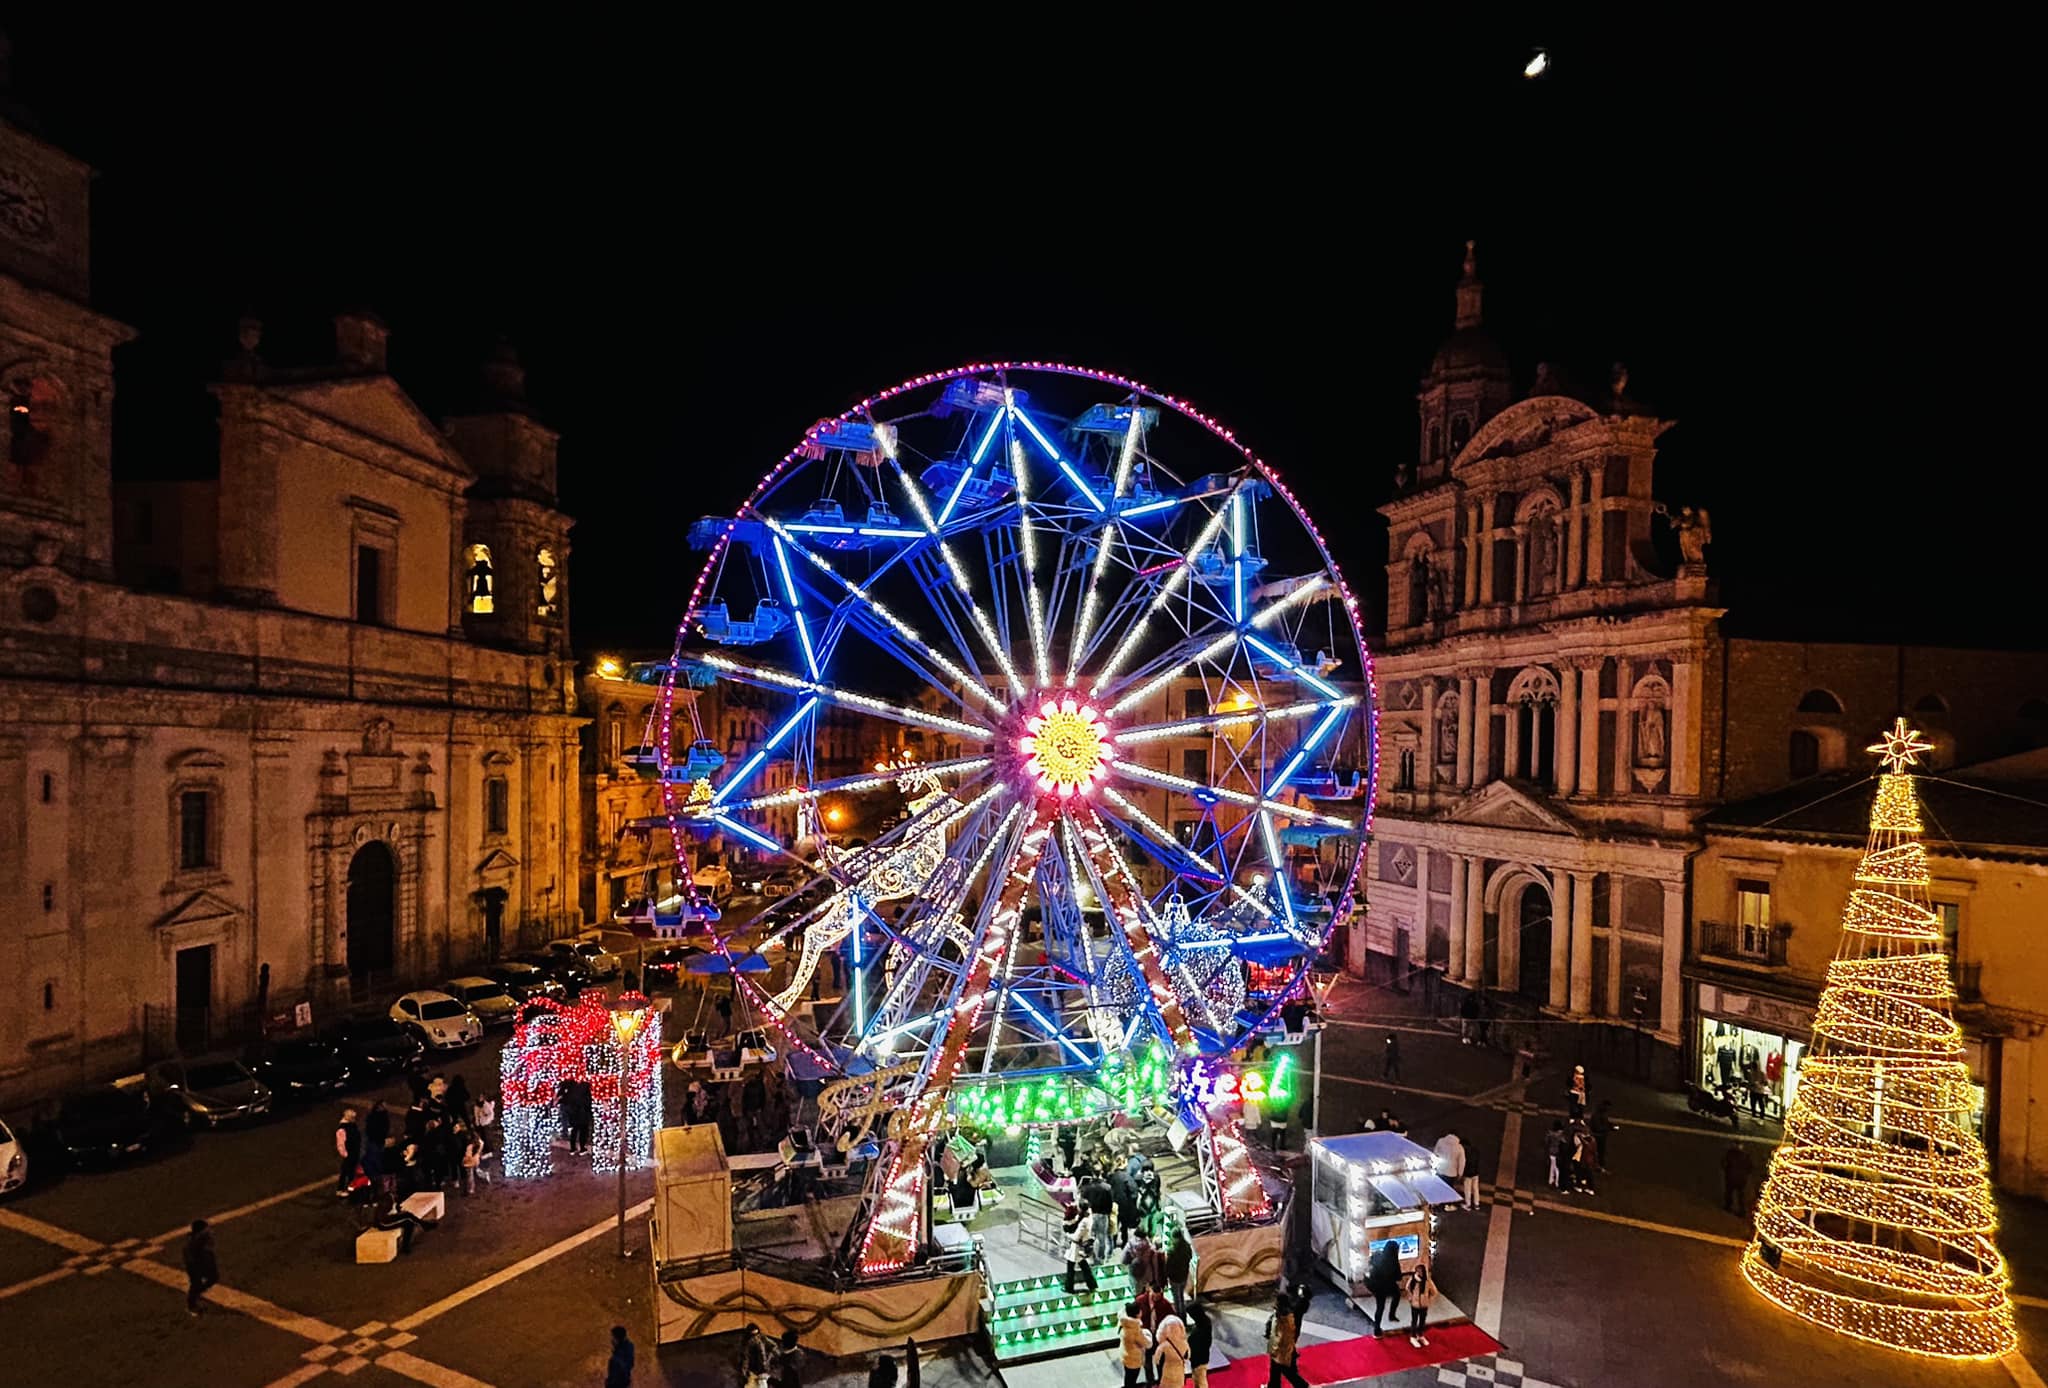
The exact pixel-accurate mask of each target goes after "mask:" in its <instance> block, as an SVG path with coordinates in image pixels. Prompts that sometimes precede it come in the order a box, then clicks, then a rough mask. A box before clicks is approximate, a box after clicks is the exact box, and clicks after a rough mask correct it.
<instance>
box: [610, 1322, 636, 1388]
mask: <svg viewBox="0 0 2048 1388" xmlns="http://www.w3.org/2000/svg"><path fill="white" fill-rule="evenodd" d="M633 1355H634V1350H633V1342H632V1341H631V1340H629V1339H627V1338H626V1327H625V1326H623V1325H615V1326H613V1327H612V1357H611V1358H610V1359H609V1360H607V1361H606V1362H605V1366H604V1388H633Z"/></svg>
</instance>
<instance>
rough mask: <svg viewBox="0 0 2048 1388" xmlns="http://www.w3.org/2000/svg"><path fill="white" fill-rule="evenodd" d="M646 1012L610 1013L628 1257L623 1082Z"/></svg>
mask: <svg viewBox="0 0 2048 1388" xmlns="http://www.w3.org/2000/svg"><path fill="white" fill-rule="evenodd" d="M645 1016H646V1013H645V1012H644V1011H643V1010H642V1009H641V1008H637V1007H630V1006H626V1005H624V1000H623V999H621V1006H619V1007H618V1008H617V1009H616V1010H614V1011H613V1013H612V1030H613V1031H614V1032H616V1033H617V1034H618V1038H619V1256H620V1257H621V1258H630V1257H632V1256H633V1255H632V1254H630V1253H628V1252H627V1251H626V1127H627V1119H626V1112H627V1111H626V1084H627V1082H628V1081H629V1080H630V1079H631V1077H632V1069H631V1066H632V1055H633V1037H634V1036H635V1035H637V1034H638V1033H639V1031H640V1023H641V1021H642V1020H643V1019H644V1018H645Z"/></svg>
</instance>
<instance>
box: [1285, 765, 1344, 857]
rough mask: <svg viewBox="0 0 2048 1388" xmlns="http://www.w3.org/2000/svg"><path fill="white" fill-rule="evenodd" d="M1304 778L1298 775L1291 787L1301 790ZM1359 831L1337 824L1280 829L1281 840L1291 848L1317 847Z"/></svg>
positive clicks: (1305, 825) (1291, 826)
mask: <svg viewBox="0 0 2048 1388" xmlns="http://www.w3.org/2000/svg"><path fill="white" fill-rule="evenodd" d="M1322 774H1323V775H1325V776H1328V775H1330V773H1329V772H1327V771H1325V772H1323V773H1322ZM1303 779H1304V778H1303V777H1301V776H1296V777H1295V778H1294V780H1293V782H1292V783H1291V788H1292V789H1294V790H1300V789H1301V788H1302V780H1303ZM1357 833H1358V831H1357V830H1356V829H1346V828H1343V827H1341V826H1339V825H1335V824H1290V825H1288V826H1287V827H1286V828H1285V829H1282V830H1281V831H1280V842H1282V843H1284V844H1286V845H1287V846H1288V847H1289V848H1315V847H1318V846H1319V845H1321V843H1322V842H1323V840H1324V839H1343V838H1352V837H1355V836H1356V835H1357Z"/></svg>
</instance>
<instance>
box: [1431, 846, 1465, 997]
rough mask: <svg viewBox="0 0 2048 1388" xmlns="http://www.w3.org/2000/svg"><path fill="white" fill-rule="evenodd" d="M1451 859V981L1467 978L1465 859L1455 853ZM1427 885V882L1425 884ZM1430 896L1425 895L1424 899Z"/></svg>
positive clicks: (1448, 975) (1448, 972) (1448, 970)
mask: <svg viewBox="0 0 2048 1388" xmlns="http://www.w3.org/2000/svg"><path fill="white" fill-rule="evenodd" d="M1450 859H1451V958H1450V965H1449V967H1448V969H1447V970H1446V975H1447V977H1449V978H1450V980H1451V982H1453V983H1458V982H1462V981H1463V980H1464V978H1465V860H1464V859H1463V858H1461V857H1459V856H1458V855H1457V854H1455V853H1453V854H1451V855H1450ZM1425 885H1426V884H1425ZM1428 899H1429V898H1428V897H1427V896H1425V897H1424V898H1423V900H1425V901H1427V900H1428Z"/></svg>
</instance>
